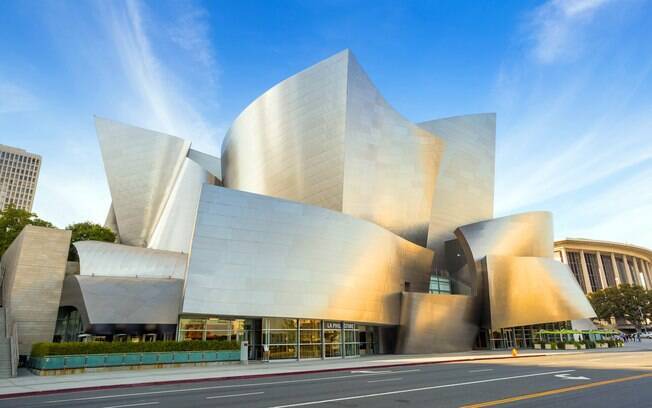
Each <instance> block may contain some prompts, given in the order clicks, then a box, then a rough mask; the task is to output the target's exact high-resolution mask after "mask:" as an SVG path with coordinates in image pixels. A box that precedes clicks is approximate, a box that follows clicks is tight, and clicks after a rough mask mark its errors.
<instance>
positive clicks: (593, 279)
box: [584, 253, 602, 292]
mask: <svg viewBox="0 0 652 408" xmlns="http://www.w3.org/2000/svg"><path fill="white" fill-rule="evenodd" d="M584 260H585V261H586V269H587V272H588V273H589V283H590V284H591V291H593V292H596V291H598V290H600V289H602V282H600V272H599V270H598V258H597V257H596V256H595V254H589V253H584Z"/></svg>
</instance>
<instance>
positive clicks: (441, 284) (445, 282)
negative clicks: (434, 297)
mask: <svg viewBox="0 0 652 408" xmlns="http://www.w3.org/2000/svg"><path fill="white" fill-rule="evenodd" d="M429 292H430V293H449V294H450V293H451V281H450V279H447V278H442V277H441V276H431V277H430V288H429Z"/></svg>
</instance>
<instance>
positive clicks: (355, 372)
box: [351, 370, 391, 374]
mask: <svg viewBox="0 0 652 408" xmlns="http://www.w3.org/2000/svg"><path fill="white" fill-rule="evenodd" d="M389 373H391V371H373V370H352V371H351V374H389Z"/></svg>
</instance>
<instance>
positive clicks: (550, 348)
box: [543, 343, 552, 350]
mask: <svg viewBox="0 0 652 408" xmlns="http://www.w3.org/2000/svg"><path fill="white" fill-rule="evenodd" d="M543 346H544V347H545V349H546V350H552V344H548V343H546V344H544V345H543Z"/></svg>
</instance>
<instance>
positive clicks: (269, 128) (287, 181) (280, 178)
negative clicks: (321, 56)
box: [222, 51, 349, 211]
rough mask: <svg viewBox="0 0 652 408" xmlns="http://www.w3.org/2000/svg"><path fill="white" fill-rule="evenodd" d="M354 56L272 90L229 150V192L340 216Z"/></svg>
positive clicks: (254, 106) (238, 129) (244, 120)
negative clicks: (290, 202)
mask: <svg viewBox="0 0 652 408" xmlns="http://www.w3.org/2000/svg"><path fill="white" fill-rule="evenodd" d="M348 55H349V53H348V51H344V52H340V53H338V54H336V55H334V56H332V57H330V58H328V59H326V60H324V61H322V62H320V63H318V64H316V65H314V66H312V67H310V68H308V69H306V70H304V71H302V72H300V73H298V74H296V75H294V76H292V77H290V78H288V79H286V80H284V81H282V82H281V83H279V84H278V85H276V86H274V87H273V88H271V89H269V90H268V91H267V92H265V93H264V94H262V95H261V96H260V97H258V98H257V99H256V100H255V101H254V102H252V103H251V104H250V105H249V106H248V107H247V108H246V109H245V110H244V111H243V112H242V113H241V114H240V115H239V116H238V117H237V118H236V120H235V121H234V122H233V124H232V126H231V129H229V131H228V133H227V135H226V137H225V139H224V142H223V143H222V175H223V181H224V186H225V187H229V188H234V189H238V190H242V191H248V192H252V193H258V194H265V195H269V196H273V197H279V198H285V199H288V200H293V201H299V202H303V203H306V204H312V205H318V206H320V207H324V208H330V209H332V210H337V211H340V210H341V208H342V174H343V166H344V145H343V143H344V120H345V116H346V79H347V66H348Z"/></svg>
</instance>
